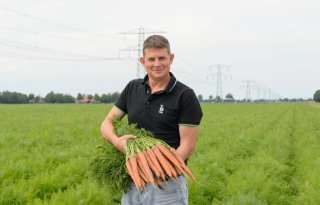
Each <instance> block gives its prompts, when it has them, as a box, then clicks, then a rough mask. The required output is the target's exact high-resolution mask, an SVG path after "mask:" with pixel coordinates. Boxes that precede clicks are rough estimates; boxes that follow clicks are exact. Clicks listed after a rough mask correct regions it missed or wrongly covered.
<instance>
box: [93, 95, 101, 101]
mask: <svg viewBox="0 0 320 205" xmlns="http://www.w3.org/2000/svg"><path fill="white" fill-rule="evenodd" d="M94 99H95V101H98V102H99V101H101V97H100V95H99V94H94Z"/></svg>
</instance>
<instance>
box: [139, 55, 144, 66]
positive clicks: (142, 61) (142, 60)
mask: <svg viewBox="0 0 320 205" xmlns="http://www.w3.org/2000/svg"><path fill="white" fill-rule="evenodd" d="M140 63H141V64H142V65H144V57H143V56H142V57H140Z"/></svg>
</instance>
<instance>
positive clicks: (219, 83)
mask: <svg viewBox="0 0 320 205" xmlns="http://www.w3.org/2000/svg"><path fill="white" fill-rule="evenodd" d="M230 67H231V66H228V65H221V64H217V65H212V66H209V68H210V71H211V72H212V73H211V74H210V75H208V76H207V78H208V79H209V78H211V79H214V78H217V90H216V98H217V97H218V96H219V97H220V99H221V100H223V99H224V97H223V93H222V77H225V79H227V77H230V78H231V75H228V74H226V73H223V72H222V69H225V68H226V69H227V70H229V68H230ZM215 68H217V72H214V71H213V70H214V69H215Z"/></svg>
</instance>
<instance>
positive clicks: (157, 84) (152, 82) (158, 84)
mask: <svg viewBox="0 0 320 205" xmlns="http://www.w3.org/2000/svg"><path fill="white" fill-rule="evenodd" d="M170 78H171V77H170V75H168V76H167V77H166V78H164V79H161V80H156V79H152V78H148V84H149V86H150V88H151V92H152V93H155V92H158V91H161V90H164V89H165V88H166V87H167V85H168V84H169V82H170Z"/></svg>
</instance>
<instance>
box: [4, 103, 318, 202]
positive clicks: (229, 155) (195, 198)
mask: <svg viewBox="0 0 320 205" xmlns="http://www.w3.org/2000/svg"><path fill="white" fill-rule="evenodd" d="M110 108H111V105H107V106H106V105H99V104H95V105H92V104H91V105H90V104H72V105H48V104H39V105H0V122H1V123H0V130H1V131H0V164H1V171H0V182H1V183H0V204H4V205H7V204H8V205H9V204H10V205H11V204H47V205H51V204H52V205H55V204H62V205H64V204H65V205H69V204H108V205H118V204H120V198H121V195H122V192H121V191H118V190H117V189H114V188H111V186H110V187H109V186H108V185H103V186H101V184H99V183H98V182H97V180H96V178H94V177H92V172H91V171H90V170H91V167H90V163H91V162H92V159H94V158H95V157H96V152H99V151H102V149H100V148H99V149H96V145H97V144H101V145H102V143H106V142H105V141H104V140H102V139H101V134H100V132H99V126H100V124H101V122H102V121H103V119H104V118H105V114H106V111H107V110H109V109H110ZM202 108H203V112H204V117H203V121H202V123H201V125H200V129H199V136H198V138H197V145H196V149H195V152H194V154H193V155H192V157H191V158H190V159H189V160H188V166H189V167H190V169H191V170H192V172H193V173H194V175H195V176H196V178H197V181H196V182H190V183H189V204H190V205H201V204H203V205H208V204H215V205H233V204H248V205H250V204H252V205H253V204H254V205H269V204H274V205H301V204H302V205H304V204H305V205H307V204H308V205H309V204H310V205H313V204H320V197H319V190H320V175H319V173H320V157H319V149H320V141H319V139H320V127H319V124H320V105H319V103H305V104H304V103H292V104H291V103H278V104H276V103H266V104H254V103H252V104H203V105H202ZM132 126H133V125H132ZM122 132H123V133H125V134H129V133H131V131H130V132H127V131H126V130H125V129H123V130H122ZM105 145H107V144H105ZM109 148H110V150H109V151H111V149H113V148H114V147H113V146H111V145H110V147H109ZM103 152H105V151H103ZM113 153H114V152H113ZM120 156H121V157H122V159H123V158H124V156H123V155H120Z"/></svg>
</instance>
